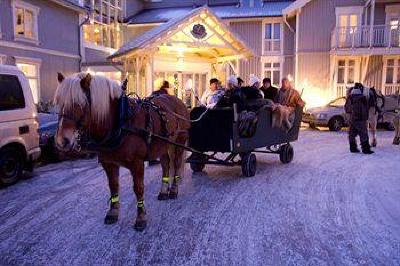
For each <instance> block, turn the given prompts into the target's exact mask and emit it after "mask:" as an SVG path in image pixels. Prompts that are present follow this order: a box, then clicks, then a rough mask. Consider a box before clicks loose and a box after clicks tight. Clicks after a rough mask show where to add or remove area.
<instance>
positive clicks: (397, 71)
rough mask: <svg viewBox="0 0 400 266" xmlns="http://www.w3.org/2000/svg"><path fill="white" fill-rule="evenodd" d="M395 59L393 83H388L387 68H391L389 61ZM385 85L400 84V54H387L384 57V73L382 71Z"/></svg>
mask: <svg viewBox="0 0 400 266" xmlns="http://www.w3.org/2000/svg"><path fill="white" fill-rule="evenodd" d="M389 60H393V61H394V62H393V66H392V68H393V78H392V83H387V82H386V81H387V73H388V72H387V70H388V68H389V65H388V61H389ZM382 82H383V86H386V85H400V56H385V57H384V58H383V73H382Z"/></svg>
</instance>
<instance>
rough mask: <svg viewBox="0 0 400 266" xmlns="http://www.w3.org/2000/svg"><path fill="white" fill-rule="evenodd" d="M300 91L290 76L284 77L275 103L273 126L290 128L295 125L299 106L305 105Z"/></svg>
mask: <svg viewBox="0 0 400 266" xmlns="http://www.w3.org/2000/svg"><path fill="white" fill-rule="evenodd" d="M304 105H305V103H304V101H303V100H302V99H301V96H300V93H299V92H298V91H297V90H295V89H294V88H293V87H292V85H291V84H290V81H289V79H288V78H283V79H282V87H281V88H280V89H279V92H278V103H276V104H274V105H273V108H272V111H273V115H272V126H273V127H276V128H282V129H285V130H286V131H288V130H290V129H291V128H292V125H293V121H294V117H295V110H296V107H297V106H301V107H304Z"/></svg>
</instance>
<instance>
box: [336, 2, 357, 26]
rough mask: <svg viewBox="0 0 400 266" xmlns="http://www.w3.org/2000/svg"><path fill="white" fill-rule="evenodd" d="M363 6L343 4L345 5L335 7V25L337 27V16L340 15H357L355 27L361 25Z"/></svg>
mask: <svg viewBox="0 0 400 266" xmlns="http://www.w3.org/2000/svg"><path fill="white" fill-rule="evenodd" d="M363 10H364V7H363V6H345V7H336V8H335V13H336V27H339V16H342V15H354V14H355V15H357V17H358V19H357V24H358V25H357V27H360V26H361V23H362V18H363V17H362V14H363Z"/></svg>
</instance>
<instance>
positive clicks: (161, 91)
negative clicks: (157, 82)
mask: <svg viewBox="0 0 400 266" xmlns="http://www.w3.org/2000/svg"><path fill="white" fill-rule="evenodd" d="M168 89H169V82H168V81H166V80H164V81H163V83H162V85H161V87H160V88H159V89H158V90H156V91H154V92H153V93H152V94H151V95H152V96H159V95H164V94H168Z"/></svg>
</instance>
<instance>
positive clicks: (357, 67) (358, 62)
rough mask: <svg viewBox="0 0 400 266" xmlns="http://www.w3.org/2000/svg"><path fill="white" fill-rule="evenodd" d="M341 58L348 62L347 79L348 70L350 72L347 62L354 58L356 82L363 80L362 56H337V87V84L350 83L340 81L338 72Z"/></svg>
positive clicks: (346, 67)
mask: <svg viewBox="0 0 400 266" xmlns="http://www.w3.org/2000/svg"><path fill="white" fill-rule="evenodd" d="M340 60H344V61H345V62H346V65H345V81H347V72H348V64H347V62H348V61H349V60H354V61H355V62H354V64H355V65H354V83H356V82H361V80H360V79H361V76H360V75H361V58H360V57H356V56H346V57H337V58H336V63H335V71H336V75H335V89H336V88H337V85H338V84H340V85H346V86H347V85H349V84H348V83H347V82H345V83H338V78H339V75H338V72H339V61H340Z"/></svg>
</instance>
